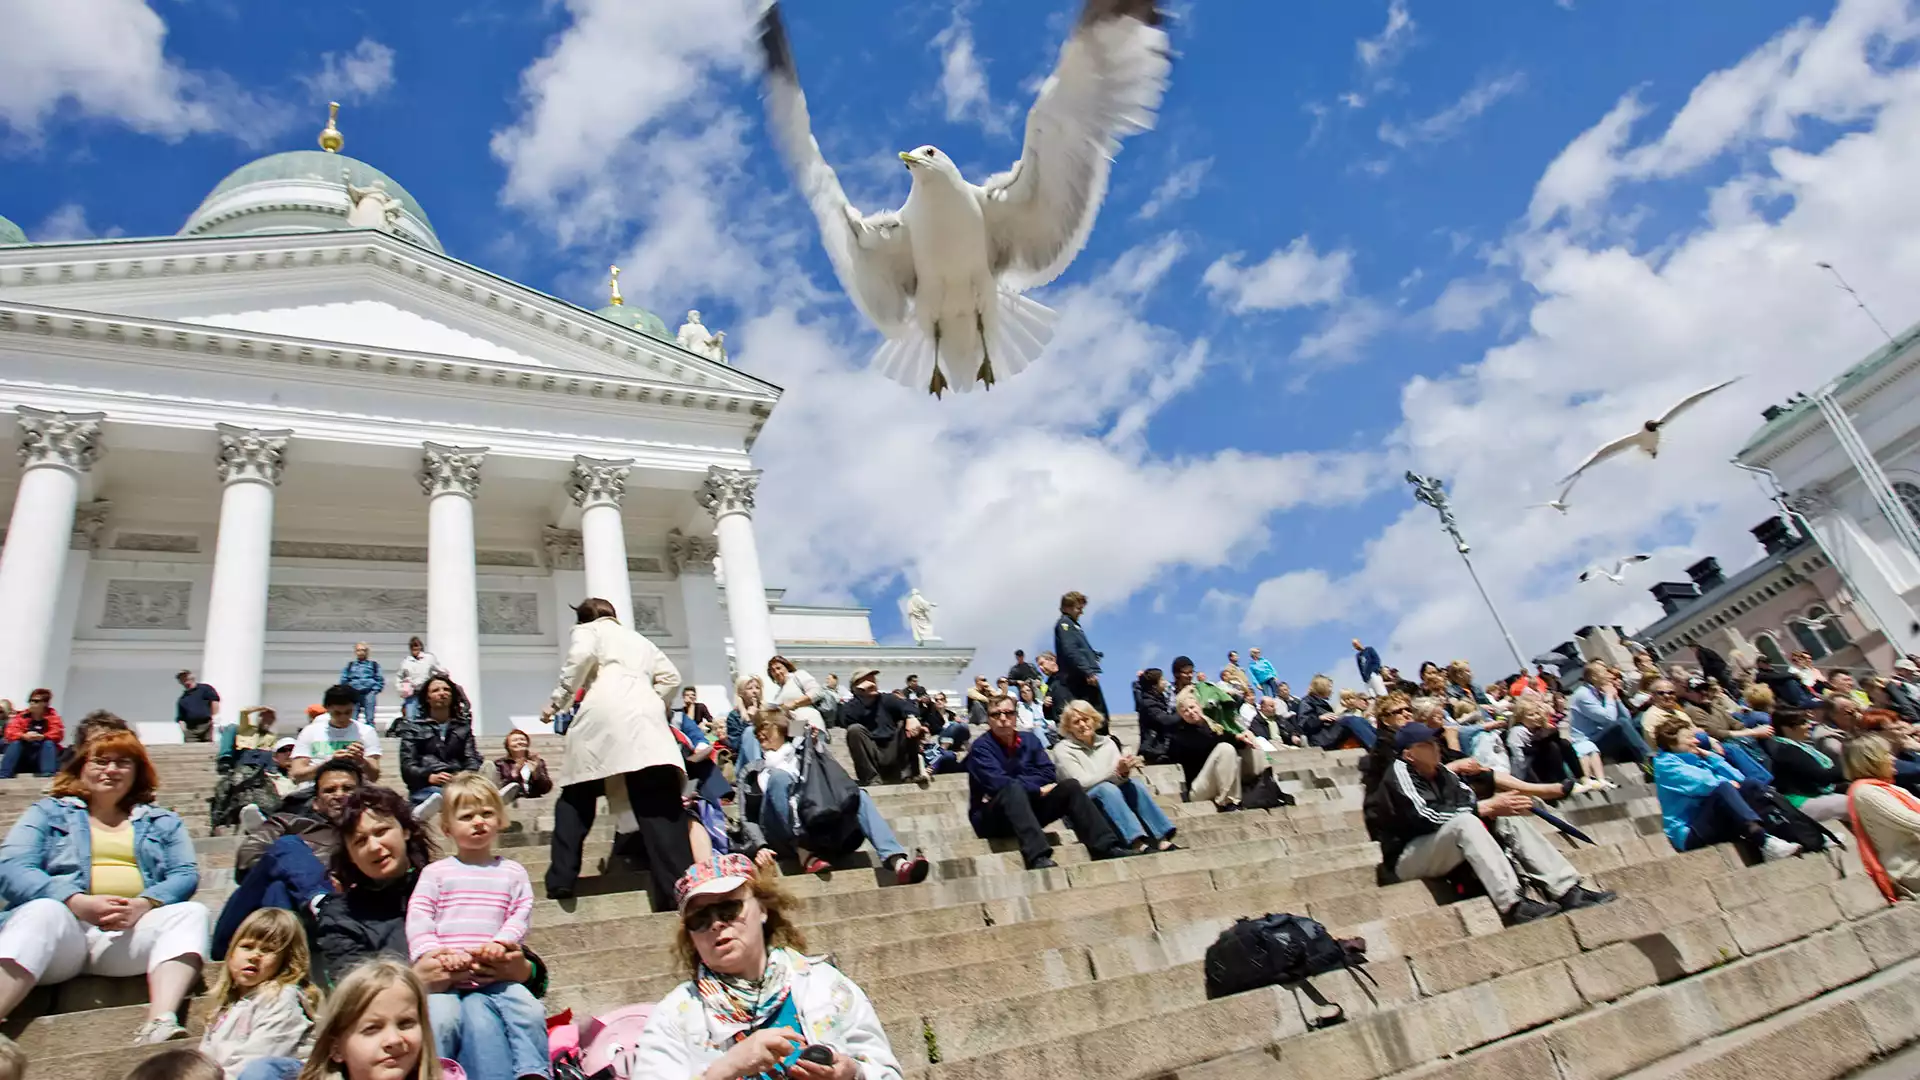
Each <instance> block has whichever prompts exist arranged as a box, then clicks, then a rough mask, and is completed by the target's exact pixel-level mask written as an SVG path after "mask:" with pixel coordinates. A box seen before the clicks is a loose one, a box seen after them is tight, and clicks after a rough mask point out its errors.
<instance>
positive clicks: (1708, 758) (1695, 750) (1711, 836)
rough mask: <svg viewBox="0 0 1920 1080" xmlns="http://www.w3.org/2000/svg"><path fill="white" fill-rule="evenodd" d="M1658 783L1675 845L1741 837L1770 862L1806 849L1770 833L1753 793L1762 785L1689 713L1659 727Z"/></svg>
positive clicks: (1686, 847)
mask: <svg viewBox="0 0 1920 1080" xmlns="http://www.w3.org/2000/svg"><path fill="white" fill-rule="evenodd" d="M1653 736H1654V745H1656V746H1657V747H1659V752H1658V753H1656V754H1654V755H1653V784H1654V788H1655V790H1657V791H1658V793H1659V795H1660V822H1661V827H1662V829H1664V830H1665V832H1666V834H1667V840H1668V841H1669V842H1670V843H1672V844H1673V847H1674V850H1675V851H1693V850H1694V849H1696V848H1703V847H1706V846H1707V845H1709V844H1719V843H1723V842H1725V841H1728V840H1732V841H1736V842H1738V843H1740V844H1742V845H1744V846H1745V847H1747V848H1748V849H1749V850H1751V851H1752V852H1753V853H1754V854H1755V855H1757V856H1759V857H1760V858H1762V859H1765V860H1766V861H1768V862H1772V861H1773V860H1775V859H1786V858H1791V857H1793V856H1795V855H1798V854H1800V845H1798V844H1792V843H1788V842H1787V841H1785V840H1782V839H1780V838H1779V837H1776V836H1770V835H1768V833H1767V831H1766V829H1765V827H1764V826H1762V825H1761V823H1760V815H1759V814H1757V813H1755V812H1754V809H1753V807H1752V806H1751V805H1750V804H1749V799H1750V798H1751V797H1752V796H1754V795H1757V794H1758V793H1759V790H1760V788H1761V785H1759V784H1758V783H1756V782H1754V781H1751V780H1748V779H1746V778H1745V777H1743V776H1741V775H1740V770H1738V769H1736V768H1734V767H1733V766H1732V765H1730V764H1728V763H1727V759H1725V758H1723V757H1721V756H1720V755H1719V754H1717V753H1715V752H1713V750H1711V749H1709V748H1708V746H1707V745H1706V743H1705V742H1704V741H1703V740H1702V739H1701V738H1700V732H1699V730H1698V729H1697V728H1695V727H1694V726H1693V724H1692V722H1691V721H1689V720H1687V719H1686V718H1685V717H1678V716H1677V717H1674V718H1672V719H1669V720H1667V721H1666V722H1664V723H1662V724H1661V725H1660V727H1659V728H1658V729H1656V730H1655V731H1654V733H1653Z"/></svg>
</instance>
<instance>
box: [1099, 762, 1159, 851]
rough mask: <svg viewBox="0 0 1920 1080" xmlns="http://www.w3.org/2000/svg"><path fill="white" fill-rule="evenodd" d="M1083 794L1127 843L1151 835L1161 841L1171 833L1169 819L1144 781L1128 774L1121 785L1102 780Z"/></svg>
mask: <svg viewBox="0 0 1920 1080" xmlns="http://www.w3.org/2000/svg"><path fill="white" fill-rule="evenodd" d="M1087 797H1088V798H1090V799H1092V800H1093V801H1094V804H1095V805H1097V806H1099V807H1100V809H1101V811H1102V812H1104V813H1105V814H1106V815H1107V820H1108V821H1111V822H1113V827H1114V828H1115V829H1117V830H1119V833H1120V839H1121V840H1123V841H1125V842H1126V843H1128V844H1132V843H1133V842H1135V841H1137V840H1140V839H1143V838H1147V837H1151V838H1152V839H1154V840H1165V839H1166V838H1167V837H1169V836H1172V835H1173V822H1171V821H1168V820H1167V815H1166V814H1165V813H1163V812H1161V810H1160V807H1159V806H1158V805H1157V804H1155V803H1154V801H1153V792H1151V791H1149V790H1147V782H1146V781H1145V780H1142V779H1140V778H1139V777H1138V776H1130V777H1128V778H1127V782H1126V783H1125V784H1115V783H1113V782H1111V781H1104V782H1102V783H1098V784H1095V785H1093V786H1092V787H1090V788H1088V789H1087Z"/></svg>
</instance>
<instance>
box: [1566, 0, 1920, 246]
mask: <svg viewBox="0 0 1920 1080" xmlns="http://www.w3.org/2000/svg"><path fill="white" fill-rule="evenodd" d="M1916 42H1920V9H1916V8H1915V6H1914V5H1913V4H1912V3H1911V2H1910V0H1841V2H1840V3H1839V4H1838V6H1837V7H1836V8H1835V10H1834V12H1833V15H1832V17H1831V18H1829V19H1828V20H1827V22H1826V23H1824V24H1820V25H1815V24H1814V23H1812V22H1811V21H1808V20H1802V21H1800V22H1798V23H1795V24H1794V25H1793V26H1791V27H1789V28H1788V29H1786V30H1784V31H1782V32H1781V33H1780V34H1778V35H1776V36H1775V37H1774V38H1773V39H1772V40H1770V41H1768V42H1767V43H1766V44H1765V45H1762V46H1761V47H1760V48H1758V49H1756V50H1754V51H1753V52H1752V53H1750V54H1749V55H1748V56H1746V57H1745V58H1744V59H1742V60H1741V61H1740V62H1739V63H1738V64H1735V65H1734V66H1733V67H1730V68H1726V69H1724V70H1722V71H1717V72H1715V73H1713V74H1712V75H1710V76H1708V77H1707V78H1705V79H1703V80H1701V82H1700V83H1699V85H1697V86H1695V87H1694V89H1693V92H1692V93H1691V94H1690V95H1689V96H1688V98H1687V102H1686V104H1685V105H1684V106H1682V107H1681V109H1680V111H1679V112H1678V113H1676V114H1675V115H1674V117H1673V119H1672V121H1670V122H1669V123H1668V125H1667V129H1666V131H1665V132H1663V133H1662V134H1661V135H1660V137H1659V138H1657V139H1654V140H1652V141H1650V142H1646V143H1642V144H1640V145H1637V146H1633V145H1629V137H1630V135H1631V129H1632V127H1633V125H1634V124H1635V123H1637V122H1638V121H1639V120H1640V119H1642V118H1643V117H1644V116H1645V115H1646V114H1647V111H1648V110H1647V106H1646V105H1644V104H1643V103H1642V102H1641V101H1640V98H1639V95H1638V94H1637V93H1629V94H1627V95H1626V96H1624V97H1622V98H1621V99H1620V102H1619V104H1618V105H1616V106H1615V107H1614V109H1613V110H1612V111H1611V112H1609V113H1608V114H1607V116H1606V117H1605V118H1603V119H1602V120H1601V121H1600V123H1599V124H1598V125H1596V126H1595V127H1594V128H1593V129H1592V130H1590V131H1588V132H1587V133H1586V134H1585V135H1583V136H1581V137H1580V138H1579V139H1576V140H1574V142H1573V143H1572V144H1571V145H1569V146H1568V147H1567V149H1566V150H1565V151H1563V152H1562V154H1561V157H1560V159H1559V160H1557V161H1555V162H1554V163H1553V165H1552V166H1551V167H1549V168H1548V170H1547V173H1546V175H1545V176H1543V177H1542V178H1541V181H1540V185H1539V187H1538V188H1537V189H1536V190H1535V192H1534V198H1533V205H1532V207H1531V209H1530V211H1529V217H1530V219H1531V221H1532V223H1533V224H1534V225H1535V226H1536V227H1538V226H1542V225H1545V224H1547V223H1549V222H1551V221H1553V220H1554V218H1555V217H1556V216H1557V215H1559V214H1561V213H1565V214H1567V215H1569V218H1570V220H1571V221H1573V222H1574V223H1576V224H1585V223H1588V222H1589V220H1590V214H1589V211H1590V210H1591V209H1592V208H1593V207H1595V206H1597V205H1599V204H1601V203H1602V202H1603V201H1604V200H1605V199H1606V198H1607V196H1608V195H1610V194H1611V193H1612V191H1613V190H1614V188H1615V187H1616V186H1618V185H1620V184H1622V183H1631V182H1641V181H1648V180H1661V179H1669V178H1672V177H1677V176H1682V175H1684V174H1686V173H1689V172H1691V171H1693V170H1694V169H1697V168H1699V167H1700V166H1701V165H1703V164H1705V163H1707V162H1709V161H1713V160H1715V159H1717V158H1719V157H1721V156H1722V155H1724V154H1726V153H1728V152H1729V151H1733V150H1739V149H1741V148H1743V147H1746V146H1749V145H1754V144H1757V143H1759V144H1773V145H1783V144H1789V143H1791V142H1792V140H1793V139H1794V137H1795V136H1796V134H1797V133H1798V132H1799V129H1800V126H1801V122H1802V121H1803V120H1807V119H1817V120H1820V121H1825V122H1827V123H1838V124H1844V123H1850V122H1853V121H1856V120H1858V119H1860V118H1861V117H1864V116H1867V115H1871V114H1872V113H1873V112H1874V111H1876V110H1877V109H1879V108H1880V107H1882V106H1884V105H1885V104H1887V103H1888V102H1891V101H1893V100H1895V99H1896V98H1898V97H1899V96H1900V95H1901V94H1902V93H1904V92H1905V90H1906V88H1907V87H1908V86H1909V85H1910V84H1911V83H1912V81H1913V78H1914V76H1913V73H1912V71H1911V69H1910V68H1905V67H1884V66H1883V60H1884V58H1886V57H1889V56H1894V55H1898V53H1899V51H1900V50H1901V49H1903V48H1910V47H1911V46H1913V45H1914V44H1915V43H1916Z"/></svg>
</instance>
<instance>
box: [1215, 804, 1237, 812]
mask: <svg viewBox="0 0 1920 1080" xmlns="http://www.w3.org/2000/svg"><path fill="white" fill-rule="evenodd" d="M1213 808H1214V810H1215V811H1217V812H1219V813H1222V814H1231V813H1233V812H1234V811H1235V810H1238V809H1240V804H1239V803H1237V802H1223V803H1215V804H1214V805H1213Z"/></svg>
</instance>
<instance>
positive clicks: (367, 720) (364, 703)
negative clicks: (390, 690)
mask: <svg viewBox="0 0 1920 1080" xmlns="http://www.w3.org/2000/svg"><path fill="white" fill-rule="evenodd" d="M379 702H380V691H378V690H362V691H360V700H359V701H357V702H355V703H354V706H353V718H354V719H355V720H359V721H361V722H362V723H364V724H366V725H367V726H368V727H372V726H373V711H374V707H375V706H376V705H378V704H379Z"/></svg>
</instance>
